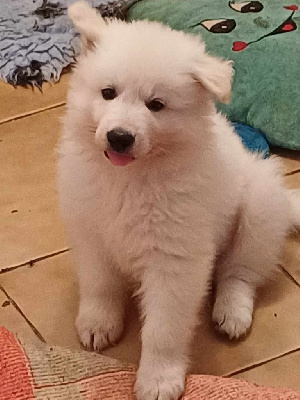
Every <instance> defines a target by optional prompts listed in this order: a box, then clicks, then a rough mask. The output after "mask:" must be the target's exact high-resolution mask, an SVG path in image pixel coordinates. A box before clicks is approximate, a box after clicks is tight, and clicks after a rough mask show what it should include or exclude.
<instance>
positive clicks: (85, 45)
mask: <svg viewBox="0 0 300 400" xmlns="http://www.w3.org/2000/svg"><path fill="white" fill-rule="evenodd" d="M68 15H69V17H70V19H71V20H72V22H73V24H74V25H75V27H76V28H77V30H78V31H79V32H80V34H81V41H82V52H84V53H86V52H87V51H88V50H93V49H94V47H95V45H96V44H97V43H99V42H100V39H101V33H102V32H103V29H105V27H106V23H105V21H104V19H103V18H102V17H101V15H100V14H98V13H97V11H96V10H95V9H94V8H91V7H90V6H89V5H88V3H86V2H85V1H79V2H77V3H74V4H72V5H71V6H70V7H69V8H68Z"/></svg>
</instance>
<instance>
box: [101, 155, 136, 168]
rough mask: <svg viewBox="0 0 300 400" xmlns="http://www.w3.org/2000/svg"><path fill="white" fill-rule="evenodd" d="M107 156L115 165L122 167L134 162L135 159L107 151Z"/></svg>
mask: <svg viewBox="0 0 300 400" xmlns="http://www.w3.org/2000/svg"><path fill="white" fill-rule="evenodd" d="M105 155H106V157H107V158H108V159H109V160H110V161H111V162H112V163H113V164H114V165H118V166H122V167H124V165H127V164H129V163H130V162H131V161H133V160H134V159H133V157H131V156H129V155H128V154H123V153H122V154H121V153H117V152H115V151H106V152H105Z"/></svg>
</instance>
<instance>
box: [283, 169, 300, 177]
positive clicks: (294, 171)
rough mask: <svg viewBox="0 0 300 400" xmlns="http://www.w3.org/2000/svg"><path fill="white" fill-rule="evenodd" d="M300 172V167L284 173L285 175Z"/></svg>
mask: <svg viewBox="0 0 300 400" xmlns="http://www.w3.org/2000/svg"><path fill="white" fill-rule="evenodd" d="M299 172H300V168H298V169H295V170H293V171H290V172H286V173H285V174H284V176H291V175H296V174H298V173H299Z"/></svg>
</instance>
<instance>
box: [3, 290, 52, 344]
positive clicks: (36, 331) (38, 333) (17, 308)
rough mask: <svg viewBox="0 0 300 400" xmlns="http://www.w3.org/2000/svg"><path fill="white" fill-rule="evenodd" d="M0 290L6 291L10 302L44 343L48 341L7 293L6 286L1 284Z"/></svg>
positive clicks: (5, 293)
mask: <svg viewBox="0 0 300 400" xmlns="http://www.w3.org/2000/svg"><path fill="white" fill-rule="evenodd" d="M0 290H1V291H2V292H3V293H4V295H5V296H6V297H7V299H8V300H9V302H10V303H11V304H12V306H13V307H14V308H15V309H16V311H17V312H18V313H19V314H20V315H21V316H22V317H23V318H24V319H25V321H26V322H27V324H28V325H29V326H30V328H31V329H32V331H33V333H34V334H35V335H36V336H37V337H38V338H39V339H40V340H41V341H42V342H44V343H46V340H45V339H44V338H43V336H42V334H41V333H40V332H39V331H38V330H37V329H36V327H35V326H34V325H33V323H32V322H31V321H29V319H28V318H27V317H26V315H25V314H24V313H23V311H22V310H21V308H20V307H19V306H18V304H17V303H16V302H15V301H14V299H13V298H12V297H10V295H9V294H8V293H7V291H6V290H5V289H4V287H3V286H2V285H1V284H0Z"/></svg>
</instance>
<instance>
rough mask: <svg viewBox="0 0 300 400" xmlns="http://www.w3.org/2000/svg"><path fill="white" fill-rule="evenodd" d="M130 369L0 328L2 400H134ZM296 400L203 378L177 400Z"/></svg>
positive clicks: (284, 393)
mask: <svg viewBox="0 0 300 400" xmlns="http://www.w3.org/2000/svg"><path fill="white" fill-rule="evenodd" d="M135 371H136V369H135V367H134V366H133V365H129V364H123V363H121V362H119V361H117V360H114V359H111V358H108V357H104V356H101V355H99V354H95V353H88V352H85V351H73V350H69V349H65V348H60V347H55V346H49V345H46V344H43V343H41V344H40V345H33V344H29V343H27V342H25V341H22V340H19V339H18V338H17V337H16V336H15V335H13V334H12V333H11V332H9V331H8V330H6V329H5V328H0V399H1V400H31V399H39V400H42V399H43V400H45V399H47V400H54V399H57V400H58V399H59V400H73V399H75V400H106V399H114V400H134V399H135V396H134V392H133V386H134V381H135ZM196 399H197V400H222V399H226V400H231V399H232V400H233V399H238V400H267V399H270V400H271V399H272V400H300V393H297V392H294V391H292V390H289V389H275V388H267V387H262V386H256V385H254V384H252V383H248V382H246V381H241V380H236V379H229V378H221V377H215V376H205V375H191V376H189V377H188V378H187V382H186V390H185V393H184V396H183V398H182V400H196Z"/></svg>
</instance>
